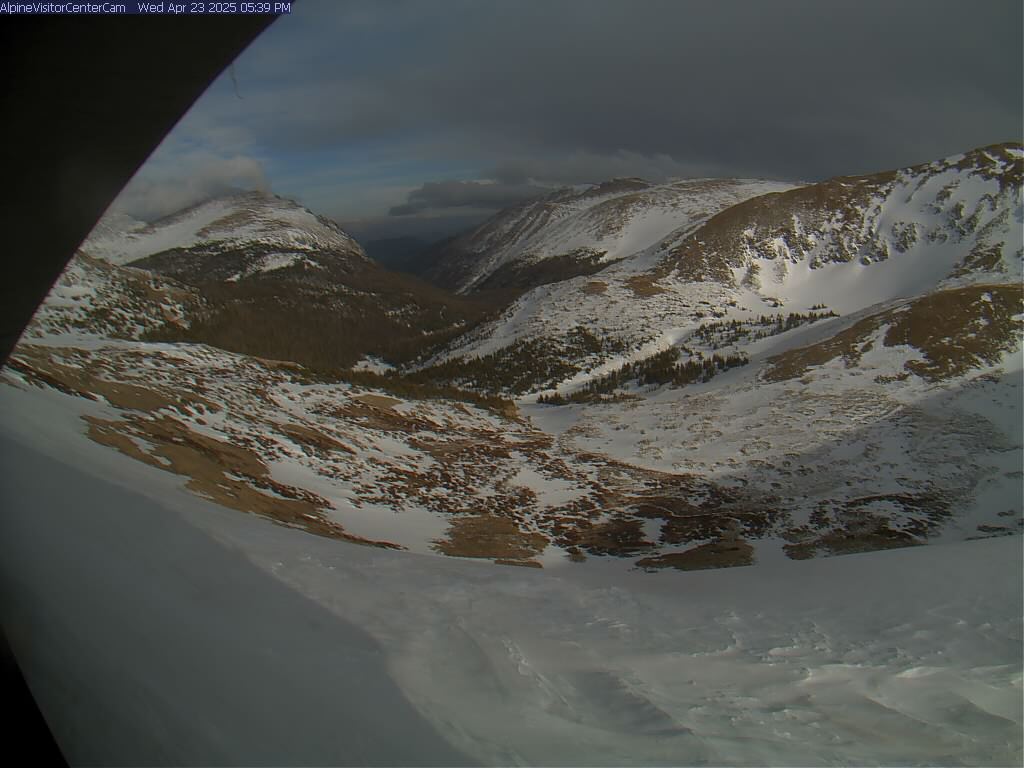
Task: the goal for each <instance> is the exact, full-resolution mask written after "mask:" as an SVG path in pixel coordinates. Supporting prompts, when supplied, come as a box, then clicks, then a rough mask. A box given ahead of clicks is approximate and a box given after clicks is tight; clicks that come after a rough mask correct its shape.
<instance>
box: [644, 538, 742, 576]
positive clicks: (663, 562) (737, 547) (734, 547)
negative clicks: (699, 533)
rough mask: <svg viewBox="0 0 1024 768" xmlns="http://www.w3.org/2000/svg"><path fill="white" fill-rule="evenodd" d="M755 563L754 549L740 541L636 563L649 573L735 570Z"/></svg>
mask: <svg viewBox="0 0 1024 768" xmlns="http://www.w3.org/2000/svg"><path fill="white" fill-rule="evenodd" d="M753 563H754V548H753V547H751V546H750V545H749V544H747V542H745V541H740V540H721V541H712V542H710V543H708V544H701V545H700V546H699V547H694V548H693V549H688V550H686V551H685V552H669V553H667V554H664V555H658V556H657V557H645V558H642V559H640V560H637V561H636V564H637V566H638V567H640V568H643V569H645V570H648V571H653V570H656V569H659V568H675V569H677V570H680V571H699V570H704V569H706V568H734V567H736V566H741V565H753Z"/></svg>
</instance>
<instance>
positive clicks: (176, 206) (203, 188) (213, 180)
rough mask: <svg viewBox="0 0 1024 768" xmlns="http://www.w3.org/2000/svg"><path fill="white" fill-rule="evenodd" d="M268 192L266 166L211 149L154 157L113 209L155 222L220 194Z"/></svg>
mask: <svg viewBox="0 0 1024 768" xmlns="http://www.w3.org/2000/svg"><path fill="white" fill-rule="evenodd" d="M238 190H260V191H269V190H270V185H269V183H268V181H267V178H266V175H265V173H264V170H263V164H262V163H261V162H260V161H259V160H257V159H256V158H253V157H249V156H247V155H237V154H236V155H222V154H217V153H215V152H211V151H209V150H194V151H191V152H186V153H183V154H177V153H167V155H164V156H158V155H154V157H153V158H151V160H150V161H149V162H147V163H146V165H145V166H143V168H142V169H141V170H140V171H139V173H138V174H136V175H135V177H133V178H132V180H131V181H130V182H128V185H127V186H126V187H125V188H124V189H123V190H122V191H121V194H120V195H118V197H117V200H115V201H114V204H113V206H112V207H113V208H114V209H115V210H118V211H123V212H124V213H127V214H129V215H130V216H133V217H135V218H138V219H143V220H145V221H152V220H154V219H158V218H160V217H161V216H166V215H168V214H171V213H175V212H176V211H180V210H181V209H182V208H187V207H188V206H190V205H194V204H196V203H199V202H202V201H203V200H207V199H209V198H211V197H215V196H217V195H222V194H226V193H229V192H233V191H238Z"/></svg>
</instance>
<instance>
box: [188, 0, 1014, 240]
mask: <svg viewBox="0 0 1024 768" xmlns="http://www.w3.org/2000/svg"><path fill="white" fill-rule="evenodd" d="M1022 23H1024V17H1022V4H1021V3H1020V1H1019V0H1006V1H1003V0H975V1H973V2H965V1H964V0H899V1H897V2H893V0H884V1H883V0H848V1H845V2H843V1H841V0H832V1H829V2H822V0H773V1H772V2H766V1H765V0H685V1H684V0H664V1H662V0H559V1H558V2H551V1H550V0H488V2H478V1H476V0H447V1H445V0H431V2H420V1H413V2H389V3H381V2H369V1H367V2H346V3H337V2H318V0H303V2H302V3H300V4H296V6H295V11H294V12H293V13H292V14H291V15H290V16H287V17H282V18H281V19H280V20H279V21H278V22H276V23H275V24H274V25H273V26H272V27H271V28H270V30H269V31H268V32H267V33H266V35H265V36H264V37H262V38H261V39H260V40H257V41H256V43H254V44H253V46H251V48H250V49H249V51H247V52H246V53H245V54H244V55H243V56H242V57H241V58H240V59H239V61H238V62H237V63H236V67H235V69H236V76H237V84H238V95H241V96H243V97H244V98H238V95H236V93H235V87H234V84H233V83H231V82H229V81H228V80H227V79H225V78H222V79H221V82H219V83H218V85H217V87H216V88H215V89H213V90H212V91H211V93H210V94H209V97H208V98H204V99H203V100H202V101H201V102H200V104H199V105H198V106H197V108H196V110H194V112H193V114H191V115H190V117H189V119H187V120H186V121H184V123H183V125H182V127H181V128H182V132H183V133H184V134H188V135H187V136H186V137H185V138H186V139H187V141H183V144H186V145H190V146H201V147H204V148H207V149H210V150H211V151H213V152H215V153H219V154H221V155H224V156H234V155H246V156H252V157H255V158H259V159H260V160H261V161H263V162H264V165H265V167H266V169H267V175H268V178H269V179H270V181H271V182H272V183H273V184H274V187H275V190H277V191H279V192H282V193H284V194H295V195H300V196H301V195H303V194H305V190H304V189H303V187H302V184H303V182H302V179H303V178H304V176H303V174H305V173H307V169H309V168H316V167H324V166H325V165H330V166H331V167H346V168H349V169H350V170H351V171H352V174H351V181H350V182H347V183H346V184H347V186H346V184H340V185H339V186H338V187H337V190H338V191H337V196H336V198H334V199H333V200H331V201H328V200H327V198H326V194H327V193H326V192H325V191H324V189H323V185H322V184H321V185H320V187H319V188H318V189H317V191H316V198H317V200H318V201H320V204H321V205H326V207H327V208H328V209H330V210H332V212H337V211H346V210H349V211H353V212H352V213H351V215H353V216H360V217H368V216H381V217H385V218H387V217H386V216H385V214H386V212H387V211H388V209H389V208H391V209H393V210H394V213H395V214H396V215H395V216H392V217H390V218H392V219H394V220H395V221H396V223H397V221H398V220H399V219H402V220H403V221H404V220H405V219H409V218H410V217H409V216H408V215H404V216H403V215H402V214H408V213H413V212H415V213H417V217H423V215H424V212H426V211H430V210H433V209H435V208H436V209H445V208H447V207H455V208H459V207H461V206H466V207H470V206H473V205H477V206H479V205H487V206H492V205H497V204H499V203H501V202H503V199H501V196H502V195H504V194H506V193H509V194H510V196H509V198H508V199H509V200H513V201H514V200H515V198H516V195H515V194H511V192H512V191H513V190H517V189H520V188H523V187H525V186H528V185H530V184H532V183H540V184H542V185H551V184H563V183H578V182H594V181H601V180H603V179H607V178H610V177H613V176H642V177H646V178H652V179H658V178H664V177H668V176H760V177H772V178H786V179H798V180H815V179H820V178H825V177H827V176H831V175H837V174H853V173H861V172H871V171H876V170H882V169H886V168H893V167H899V166H903V165H909V164H912V163H917V162H922V161H927V160H930V159H934V158H938V157H942V156H945V155H949V154H954V153H957V152H960V151H963V150H966V149H969V148H972V147H976V146H980V145H984V144H988V143H992V142H997V141H1006V140H1014V139H1016V140H1019V139H1020V138H1021V132H1022V131H1021V112H1022V96H1021V94H1022V90H1024V84H1022V74H1021V65H1020V63H1021V59H1022V50H1021V48H1022V44H1021V27H1022ZM339 163H340V164H341V165H339ZM357 171H358V172H357ZM280 177H285V178H287V179H288V185H286V186H283V187H279V185H278V182H277V179H278V178H280ZM453 178H456V179H464V180H480V179H491V180H494V181H495V182H496V186H495V187H494V188H488V189H484V188H483V186H485V185H480V186H472V185H468V186H466V185H464V186H462V187H459V186H450V185H451V182H437V181H436V180H438V179H453ZM428 182H435V185H434V186H432V185H431V184H430V183H428ZM445 184H448V185H449V186H448V187H445V186H443V185H445ZM385 188H388V189H395V190H396V192H395V193H394V198H393V199H388V200H387V201H384V202H382V203H379V208H375V209H374V210H369V207H370V205H369V203H368V202H367V200H368V199H370V198H371V197H372V199H374V200H377V199H379V197H380V196H379V195H374V196H369V195H366V194H365V191H366V190H367V189H377V190H380V189H385ZM410 189H412V190H415V191H414V192H413V193H412V194H411V195H409V196H408V199H406V195H407V194H408V190H410ZM463 201H464V202H463ZM374 204H375V205H377V203H374Z"/></svg>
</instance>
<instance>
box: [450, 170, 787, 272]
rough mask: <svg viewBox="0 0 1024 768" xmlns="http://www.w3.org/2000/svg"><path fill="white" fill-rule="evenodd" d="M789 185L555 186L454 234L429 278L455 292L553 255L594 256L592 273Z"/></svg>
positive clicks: (618, 182) (631, 182)
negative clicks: (710, 218)
mask: <svg viewBox="0 0 1024 768" xmlns="http://www.w3.org/2000/svg"><path fill="white" fill-rule="evenodd" d="M792 187H793V185H792V184H787V183H782V182H771V181H753V180H740V179H691V180H685V181H676V182H671V183H667V184H651V183H650V182H646V181H643V180H641V179H614V180H612V181H609V182H605V183H604V184H600V185H596V186H594V187H590V188H587V189H584V190H583V191H576V190H572V189H565V190H559V191H557V192H553V193H551V194H550V195H548V196H546V197H544V198H541V199H540V200H537V201H533V202H529V203H525V204H523V205H521V206H517V207H515V208H511V209H509V210H507V211H502V212H501V213H499V214H497V215H496V216H495V217H493V218H492V219H490V220H489V221H487V222H485V223H484V224H482V225H481V226H480V227H478V228H477V229H475V230H474V231H472V232H469V233H467V234H466V235H463V236H461V237H459V238H457V239H456V240H455V241H454V242H452V243H450V244H449V245H448V246H447V249H446V254H445V256H444V258H442V259H441V260H440V263H439V264H438V265H437V266H436V267H434V272H433V277H434V279H435V280H437V281H438V282H440V283H442V284H444V285H448V286H450V287H452V288H455V289H458V290H460V291H467V290H472V289H478V288H482V287H500V286H501V285H503V284H506V283H507V280H508V279H509V278H510V277H511V275H512V274H513V273H514V272H515V271H516V270H519V271H525V270H528V269H529V268H530V267H536V266H537V265H538V264H540V263H542V262H544V261H546V260H550V259H552V258H556V257H562V258H575V259H576V260H578V261H584V260H585V261H587V262H588V266H590V265H589V262H590V261H593V265H592V266H591V268H590V269H589V271H593V267H596V266H598V265H602V264H608V263H611V262H614V261H617V260H619V259H623V258H625V257H627V256H630V255H632V254H634V253H637V252H638V251H642V250H644V249H646V248H648V247H649V246H651V245H652V244H654V243H657V242H659V241H661V240H662V239H663V238H665V237H667V236H669V235H670V234H671V233H673V232H675V231H677V230H680V229H686V228H687V227H690V226H692V225H693V224H695V223H697V222H700V221H702V220H704V219H707V218H708V217H710V216H711V215H712V214H714V213H716V212H717V211H720V210H722V209H723V208H727V207H728V206H730V205H733V204H735V203H738V202H740V201H741V200H744V199H747V198H749V197H753V196H755V195H760V194H765V193H766V192H775V191H781V190H785V189H790V188H792ZM581 271H585V270H581ZM503 276H504V278H505V280H506V283H503V282H502V280H501V278H502V277H503Z"/></svg>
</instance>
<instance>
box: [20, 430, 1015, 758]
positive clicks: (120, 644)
mask: <svg viewBox="0 0 1024 768" xmlns="http://www.w3.org/2000/svg"><path fill="white" fill-rule="evenodd" d="M27 423H28V422H27V421H26V420H25V418H24V417H23V416H22V415H21V414H16V413H13V412H11V411H9V410H7V411H2V412H0V462H2V463H0V466H2V467H3V469H2V470H0V504H2V506H3V508H4V510H5V513H6V514H5V515H3V516H2V518H0V519H2V530H0V569H2V574H0V575H2V577H3V578H2V581H0V584H2V589H3V592H2V607H3V610H4V619H5V622H6V625H7V626H8V627H10V628H11V630H10V633H11V642H12V646H13V647H14V649H15V652H16V653H17V654H18V656H19V658H20V659H21V661H22V664H23V666H24V668H25V671H26V676H27V678H28V681H29V684H30V686H31V687H32V688H33V690H34V691H35V693H36V695H37V696H38V698H39V701H40V704H41V706H42V709H43V711H44V713H45V714H46V716H47V718H48V719H49V722H50V723H51V724H52V726H53V728H54V730H55V732H56V735H57V738H58V740H59V741H60V742H61V744H62V746H63V747H64V749H65V750H66V752H67V754H68V757H69V758H71V760H72V762H91V763H103V764H109V763H113V762H131V763H156V762H171V763H206V764H209V763H246V764H252V763H268V762H270V763H275V764H298V763H303V764H309V763H316V764H321V763H322V764H351V763H360V764H381V763H390V764H396V763H397V764H420V763H445V764H451V763H459V762H464V761H469V762H481V763H487V764H506V765H507V764H522V763H528V764H549V765H556V764H589V765H599V764H644V765H653V764H684V765H685V764H700V763H711V764H737V765H739V764H761V765H763V764H773V765H825V764H836V763H841V764H877V763H883V764H922V763H923V764H946V765H953V764H970V765H982V764H1004V765H1005V764H1011V763H1019V762H1020V760H1021V755H1022V749H1021V725H1022V721H1024V717H1022V712H1021V688H1022V684H1021V637H1022V633H1021V615H1022V599H1021V580H1020V576H1021V548H1020V539H1019V538H1017V537H1012V538H1011V537H1008V538H1004V539H991V540H986V541H973V542H963V543H959V544H956V545H948V546H946V545H937V546H930V547H922V548H918V549H912V550H900V551H889V552H879V553H872V554H866V555H852V556H847V557H842V558H834V559H826V560H816V561H809V562H777V563H776V562H773V563H770V564H767V563H766V564H765V565H761V566H756V567H752V568H738V569H733V570H727V571H705V572H695V573H658V574H646V573H638V572H629V571H624V570H623V568H622V564H621V563H619V562H608V563H604V562H600V561H596V562H591V563H588V564H587V566H588V567H583V568H572V569H560V570H559V571H558V572H557V573H550V572H536V571H534V570H532V569H517V568H501V567H496V566H493V565H491V564H487V563H477V562H467V561H460V560H454V559H445V558H439V557H430V556H420V555H415V554H410V553H402V552H388V551H381V550H374V549H368V548H362V547H357V546H352V545H347V544H342V543H338V542H334V541H329V540H326V539H319V538H316V537H313V536H310V535H307V534H303V533H300V532H297V531H293V530H290V529H285V528H281V527H278V526H274V525H271V524H269V523H266V522H264V521H261V520H258V519H255V518H251V517H246V516H244V515H241V514H238V513H237V512H232V511H230V510H226V509H222V508H220V507H216V506H213V505H211V504H208V503H206V502H203V501H202V500H199V499H197V498H195V497H194V496H192V495H190V494H188V493H187V492H186V491H184V490H183V489H181V488H180V482H181V479H180V478H173V477H171V476H169V475H167V474H166V473H161V472H159V471H158V470H155V469H152V468H149V467H146V466H143V465H141V464H139V463H137V462H132V461H131V460H129V459H126V458H124V457H122V456H120V455H119V454H116V453H114V452H113V451H109V450H107V449H104V448H102V447H99V446H96V445H94V444H92V443H90V442H89V441H87V440H86V439H85V438H84V437H83V436H82V435H81V434H80V433H79V432H78V431H77V430H76V429H74V428H73V425H71V424H63V425H62V424H59V423H57V424H51V425H50V426H49V427H48V429H38V430H36V431H33V430H31V429H27V428H25V427H26V424H27ZM58 432H61V439H60V440H55V439H54V438H55V437H57V436H58V435H57V433H58ZM44 441H46V442H47V444H46V445H45V446H44V445H43V442H44ZM69 464H70V465H73V467H74V468H71V467H70V466H69ZM125 486H131V488H132V490H129V489H128V488H126V487H125ZM189 523H192V524H193V525H189ZM269 574H273V576H275V577H276V579H275V578H269ZM286 585H287V587H291V589H288V588H286ZM325 609H326V610H325ZM410 704H411V706H410Z"/></svg>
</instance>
